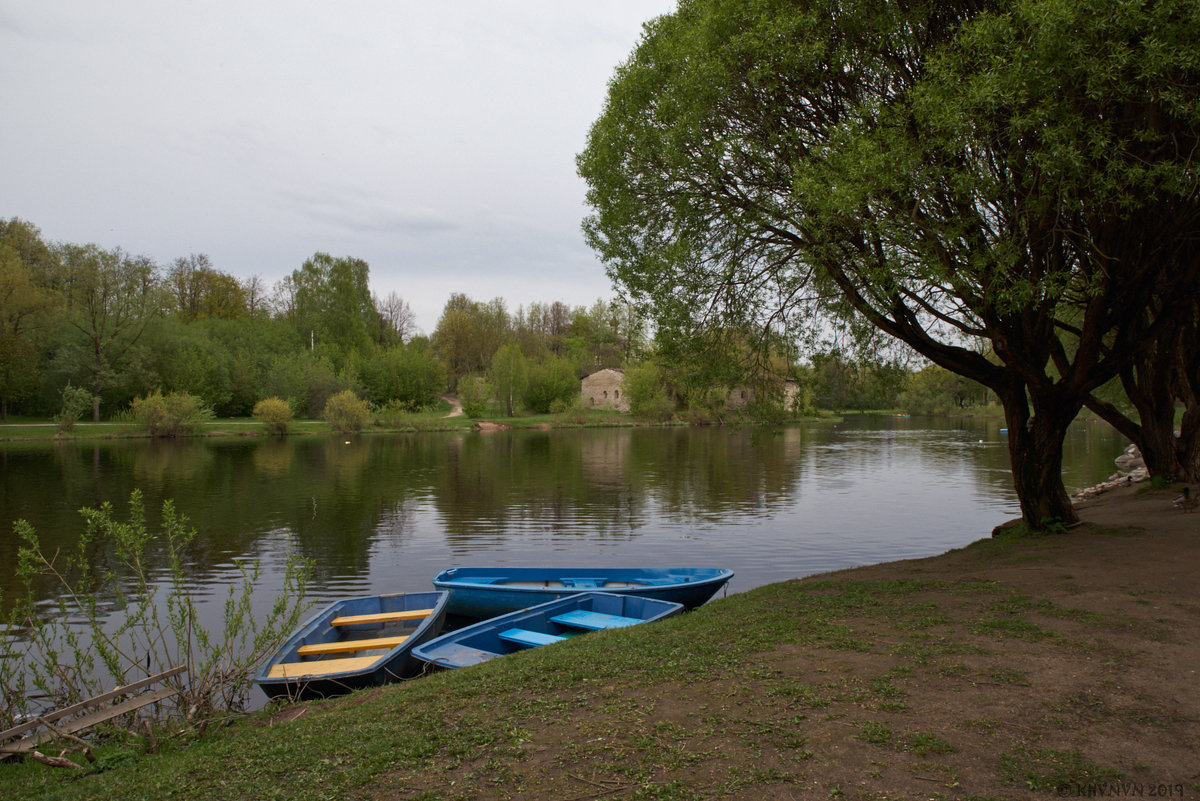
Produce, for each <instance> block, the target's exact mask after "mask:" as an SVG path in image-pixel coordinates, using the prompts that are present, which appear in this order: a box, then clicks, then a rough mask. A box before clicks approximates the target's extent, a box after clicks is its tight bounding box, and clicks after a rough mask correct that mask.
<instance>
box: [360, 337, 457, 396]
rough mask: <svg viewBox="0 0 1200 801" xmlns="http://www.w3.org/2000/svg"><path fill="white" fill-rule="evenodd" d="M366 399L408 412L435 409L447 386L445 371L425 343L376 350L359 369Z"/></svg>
mask: <svg viewBox="0 0 1200 801" xmlns="http://www.w3.org/2000/svg"><path fill="white" fill-rule="evenodd" d="M359 380H360V381H361V382H362V385H363V389H364V390H365V392H366V394H367V397H368V398H369V399H370V400H371V401H372V402H373V403H375V404H376V405H380V406H383V405H388V406H391V405H394V406H396V407H398V408H400V409H403V410H405V411H408V412H417V411H420V410H421V409H427V408H430V407H432V406H434V405H435V404H436V403H437V401H438V396H439V394H440V392H441V391H442V389H443V388H444V387H445V384H446V371H445V368H444V367H442V364H441V362H439V361H438V360H437V357H436V356H435V355H434V354H433V352H432V351H431V350H430V349H429V347H428V346H427V345H426V343H424V342H419V341H414V342H411V343H409V344H407V345H397V346H394V347H390V348H376V349H375V351H374V352H373V353H372V354H371V356H370V357H369V358H367V359H365V360H364V361H363V363H362V365H361V367H360V370H359Z"/></svg>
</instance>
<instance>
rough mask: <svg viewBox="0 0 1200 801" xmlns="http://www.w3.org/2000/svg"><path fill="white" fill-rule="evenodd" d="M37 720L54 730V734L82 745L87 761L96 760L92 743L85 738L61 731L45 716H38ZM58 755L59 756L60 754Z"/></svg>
mask: <svg viewBox="0 0 1200 801" xmlns="http://www.w3.org/2000/svg"><path fill="white" fill-rule="evenodd" d="M37 722H38V723H40V724H42V725H43V726H45V727H46V728H47V729H49V730H50V731H52V732H54V733H55V735H57V736H59V737H61V738H63V739H64V740H71V741H72V742H76V743H79V744H80V745H82V746H83V755H84V756H85V757H86V758H87V761H88V762H95V761H96V755H95V754H93V753H92V744H91V743H89V742H88V741H87V740H85V739H83V738H82V737H76V736H75V735H74V734H71V733H70V732H69V731H63V730H62V729H60V728H58V727H57V726H55V725H54V724H53V723H51V722H50V721H48V720H46V719H45V718H38V719H37ZM65 753H66V751H63V754H65ZM59 756H61V754H60V755H59ZM71 764H72V765H74V764H75V763H74V762H72V763H71Z"/></svg>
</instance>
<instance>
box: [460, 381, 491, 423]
mask: <svg viewBox="0 0 1200 801" xmlns="http://www.w3.org/2000/svg"><path fill="white" fill-rule="evenodd" d="M491 395H492V387H491V385H490V384H488V382H487V381H486V380H484V379H483V378H480V377H479V376H473V375H465V376H463V377H462V378H460V379H458V401H459V403H461V404H462V408H463V414H465V415H466V416H467V417H474V418H480V417H483V415H484V410H485V409H486V405H487V401H488V398H490V397H491Z"/></svg>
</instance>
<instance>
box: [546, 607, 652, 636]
mask: <svg viewBox="0 0 1200 801" xmlns="http://www.w3.org/2000/svg"><path fill="white" fill-rule="evenodd" d="M550 619H551V620H552V621H554V622H555V623H558V624H559V625H562V626H572V627H574V628H578V629H589V630H591V631H599V630H600V629H614V628H620V627H621V626H632V625H633V624H634V623H641V622H642V621H640V620H638V619H637V618H634V617H622V616H621V615H606V614H604V613H603V612H588V611H587V610H584V609H572V610H571V611H570V612H563V613H562V614H561V615H555V616H554V617H552V618H550Z"/></svg>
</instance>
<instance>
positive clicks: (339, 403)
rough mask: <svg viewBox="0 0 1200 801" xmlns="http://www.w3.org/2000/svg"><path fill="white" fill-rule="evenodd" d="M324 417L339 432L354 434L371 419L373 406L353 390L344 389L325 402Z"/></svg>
mask: <svg viewBox="0 0 1200 801" xmlns="http://www.w3.org/2000/svg"><path fill="white" fill-rule="evenodd" d="M323 417H324V418H325V420H326V421H328V423H329V425H331V426H333V430H334V431H337V432H338V433H339V434H352V433H355V432H357V431H361V430H362V427H363V426H364V425H366V424H367V421H368V420H370V419H371V407H370V406H368V405H367V402H366V401H365V400H362V399H360V398H359V397H358V396H357V395H355V394H354V392H353V391H351V390H349V389H344V390H342V391H341V392H339V393H337V394H336V395H334V396H332V397H331V398H330V399H329V400H328V401H326V402H325V412H324V414H323Z"/></svg>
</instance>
